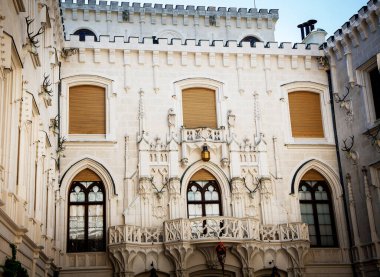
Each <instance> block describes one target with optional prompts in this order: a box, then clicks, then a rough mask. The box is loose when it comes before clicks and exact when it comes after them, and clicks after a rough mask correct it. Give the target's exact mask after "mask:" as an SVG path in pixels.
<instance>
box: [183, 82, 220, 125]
mask: <svg viewBox="0 0 380 277" xmlns="http://www.w3.org/2000/svg"><path fill="white" fill-rule="evenodd" d="M182 109H183V126H184V127H185V128H189V129H191V128H198V127H208V128H214V129H216V128H217V123H216V103H215V91H214V90H211V89H206V88H190V89H185V90H183V91H182Z"/></svg>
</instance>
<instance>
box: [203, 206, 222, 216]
mask: <svg viewBox="0 0 380 277" xmlns="http://www.w3.org/2000/svg"><path fill="white" fill-rule="evenodd" d="M218 215H220V213H219V204H206V216H218Z"/></svg>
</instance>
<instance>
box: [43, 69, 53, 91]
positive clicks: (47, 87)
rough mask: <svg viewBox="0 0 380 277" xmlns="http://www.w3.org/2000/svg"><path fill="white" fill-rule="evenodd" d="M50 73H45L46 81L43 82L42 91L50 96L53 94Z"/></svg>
mask: <svg viewBox="0 0 380 277" xmlns="http://www.w3.org/2000/svg"><path fill="white" fill-rule="evenodd" d="M49 76H50V75H45V74H44V81H43V83H42V92H43V93H46V94H48V95H49V96H53V89H51V88H50V86H51V85H52V84H51V82H50V79H49Z"/></svg>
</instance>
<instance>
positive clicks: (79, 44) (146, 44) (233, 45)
mask: <svg viewBox="0 0 380 277" xmlns="http://www.w3.org/2000/svg"><path fill="white" fill-rule="evenodd" d="M65 48H79V49H120V50H134V49H135V50H137V49H138V50H139V51H174V52H182V51H188V52H199V51H200V52H226V53H247V54H248V53H255V54H263V55H265V54H275V55H298V56H302V55H304V56H322V55H323V52H322V51H321V50H320V49H319V45H317V44H303V43H295V44H292V43H291V42H282V43H280V44H279V43H278V42H268V43H264V42H256V43H255V44H254V45H251V44H250V42H241V43H238V42H237V41H235V40H229V41H226V42H224V41H222V40H213V41H210V40H200V41H197V40H195V39H187V40H185V41H182V40H181V39H175V38H174V39H171V40H168V39H166V38H160V39H157V40H154V39H153V38H151V37H145V38H143V40H142V41H140V40H139V38H137V37H128V38H127V39H125V38H124V37H118V36H115V37H110V36H100V37H99V41H95V40H94V37H92V36H86V39H85V41H80V40H79V36H77V35H71V36H70V37H69V38H68V40H66V42H65Z"/></svg>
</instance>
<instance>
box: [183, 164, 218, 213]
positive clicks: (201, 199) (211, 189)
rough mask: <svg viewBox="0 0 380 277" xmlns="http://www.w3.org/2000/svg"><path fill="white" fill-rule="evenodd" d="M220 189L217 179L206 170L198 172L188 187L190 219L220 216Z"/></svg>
mask: <svg viewBox="0 0 380 277" xmlns="http://www.w3.org/2000/svg"><path fill="white" fill-rule="evenodd" d="M220 198H221V197H220V189H219V185H218V182H217V181H216V180H215V177H214V176H213V175H212V174H211V173H209V172H208V171H207V170H205V169H201V170H199V171H198V172H196V173H195V174H194V175H193V176H192V177H191V179H190V182H189V185H188V186H187V211H188V216H189V218H194V217H202V216H220V215H222V211H221V201H220Z"/></svg>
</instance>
